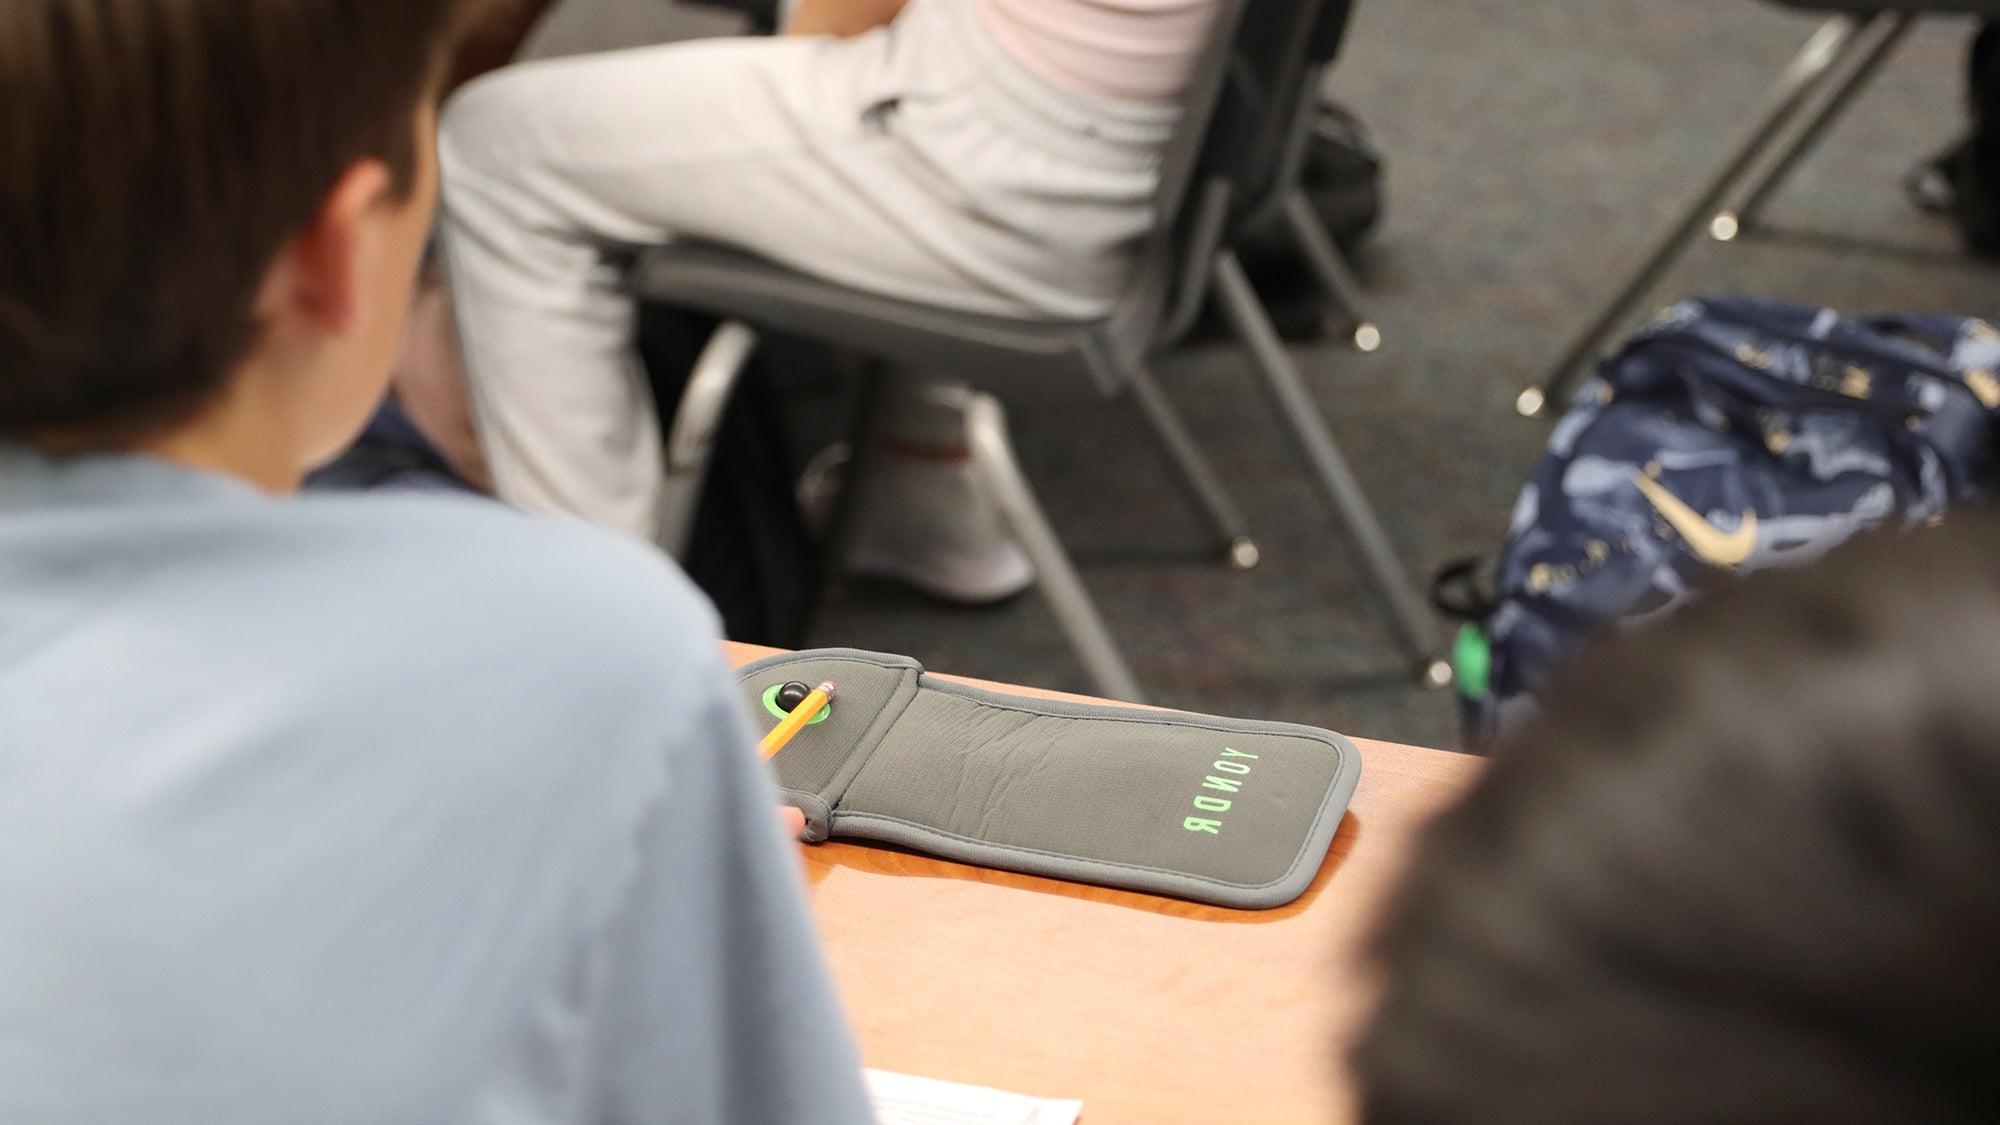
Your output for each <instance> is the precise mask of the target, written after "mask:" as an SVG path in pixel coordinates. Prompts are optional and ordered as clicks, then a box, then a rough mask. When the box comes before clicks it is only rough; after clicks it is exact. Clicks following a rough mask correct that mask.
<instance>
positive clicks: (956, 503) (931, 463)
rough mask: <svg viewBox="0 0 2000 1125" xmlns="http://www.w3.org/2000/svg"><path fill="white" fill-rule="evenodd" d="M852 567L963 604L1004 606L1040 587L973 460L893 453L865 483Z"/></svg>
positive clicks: (849, 557) (858, 500)
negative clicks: (975, 472) (976, 472)
mask: <svg viewBox="0 0 2000 1125" xmlns="http://www.w3.org/2000/svg"><path fill="white" fill-rule="evenodd" d="M847 568H848V570H849V571H850V572H852V573H855V574H860V575H866V576H868V577H872V578H886V579H889V580H891V581H895V582H901V583H903V584H904V585H907V586H912V587H915V588H916V589H917V590H920V591H922V592H923V593H925V594H928V595H930V596H931V597H934V598H938V599H941V600H943V601H948V602H956V603H958V604H960V605H991V604H993V603H995V602H1001V601H1005V600H1007V599H1008V598H1011V597H1014V596H1015V595H1017V594H1019V593H1021V592H1022V591H1023V590H1026V589H1027V588H1028V587H1029V586H1031V585H1033V584H1034V581H1035V568H1034V564H1032V563H1030V562H1029V561H1028V556H1027V554H1026V553H1025V552H1024V551H1022V550H1021V547H1020V544H1018V543H1016V542H1015V541H1014V537H1013V536H1012V535H1011V534H1009V533H1008V531H1007V527H1006V525H1005V524H1004V523H1002V522H1001V519H1000V513H999V511H998V509H997V508H995V507H994V505H993V502H992V501H991V500H990V499H988V498H987V496H986V493H985V490H983V489H982V488H980V487H979V482H978V481H977V480H975V479H974V477H973V473H972V462H971V461H970V460H969V459H965V458H933V457H919V456H911V455H909V454H904V453H897V452H894V451H892V450H883V451H882V453H881V455H880V456H879V457H878V458H876V460H875V463H874V464H873V465H871V466H870V471H869V474H868V478H867V479H866V480H864V481H862V482H861V494H860V495H859V496H857V497H856V498H855V512H854V530H853V539H852V540H851V543H850V546H849V548H848V555H847Z"/></svg>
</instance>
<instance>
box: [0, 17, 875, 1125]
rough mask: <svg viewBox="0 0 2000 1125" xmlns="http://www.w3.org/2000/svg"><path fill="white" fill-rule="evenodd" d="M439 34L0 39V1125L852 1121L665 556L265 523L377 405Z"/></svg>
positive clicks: (499, 513)
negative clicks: (82, 1124)
mask: <svg viewBox="0 0 2000 1125" xmlns="http://www.w3.org/2000/svg"><path fill="white" fill-rule="evenodd" d="M453 6H454V5H453V3H452V2H451V0H396V2H394V3H380V2H376V0H256V2H255V3H248V2H244V0H123V2H120V3H116V4H111V3H106V2H105V0H9V2H8V3H6V4H4V5H0V372H4V373H5V375H4V377H0V1121H7V1122H48V1123H80V1122H103V1123H107V1125H109V1123H114V1122H115V1123H119V1125H125V1123H130V1122H141V1121H143V1122H187V1123H200V1125H228V1123H233V1122H243V1123H249V1122H257V1123H269V1122H344V1123H345V1122H426V1123H429V1122H524V1121H538V1122H556V1121H562V1122H585V1121H633V1122H637V1121H702V1122H708V1121H722V1120H731V1121H804V1120H811V1121H863V1120H866V1119H867V1118H868V1116H869V1114H868V1109H867V1106H866V1103H865V1099H864V1095H863V1092H862V1088H861V1083H860V1075H859V1070H858V1064H857V1061H856V1057H855V1052H854V1048H853V1045H852V1043H851V1041H850V1038H849V1035H848V1033H847V1032H846V1030H845V1029H844V1027H843V1024H842V1020H841V1016H840V1013H839V1011H838V1009H837V1006H836V1002H835V999H834V996H833V993H832V990H831V988H830V985H829V982H828V979H827V976H826V973H825V971H824V968H823V966H822V964H821V961H820V958H819V955H818V953H817V952H816V950H815V946H814V939H813V932H812V929H811V926H810V922H809V919H808V918H807V916H806V914H805V911H804V906H803V896H802V894H801V891H800V888H799V877H798V871H797V867H796V860H795V858H794V857H793V855H792V854H791V853H790V850H789V849H788V848H787V847H786V846H785V844H784V842H783V840H782V839H781V837H780V834H779V831H778V828H777V826H776V825H775V824H774V823H773V816H772V812H771V803H772V800H773V792H772V787H771V784H770V782H769V781H768V779H767V776H766V774H765V773H764V772H763V770H762V768H761V766H760V764H759V763H758V762H757V761H756V760H755V758H754V756H753V754H752V752H751V751H750V748H749V738H748V730H747V722H746V720H745V718H744V716H743V714H742V713H741V709H740V708H739V706H738V702H737V700H736V698H735V693H734V691H733V690H732V687H731V682H730V678H729V677H728V675H727V674H726V673H725V670H724V668H723V666H722V662H721V656H720V654H719V652H718V648H717V644H716V642H715V640H714V639H713V631H712V617H711V614H710V612H709V610H708V609H707V608H706V607H705V606H704V605H702V603H701V602H700V601H699V600H698V599H697V597H696V596H695V595H694V594H693V593H692V592H691V591H690V589H689V588H688V586H687V585H686V583H685V582H684V581H683V580H681V579H680V578H678V577H677V576H676V575H675V574H673V573H672V572H671V571H670V570H669V569H668V568H667V567H666V566H665V565H664V564H663V563H662V562H660V561H659V558H658V556H657V555H656V554H655V553H654V552H651V551H649V550H646V549H644V548H640V547H635V546H633V545H630V544H628V543H626V542H625V541H623V540H621V539H618V538H616V537H612V536H608V535H606V534H604V533H601V532H599V531H596V530H594V529H590V528H586V527H583V526H580V525H563V524H559V523H539V522H535V521H532V520H530V519H529V518H527V517H524V516H521V515H517V514H514V513H512V512H509V511H507V510H504V509H502V508H500V507H498V506H497V505H486V504H482V503H478V502H470V501H453V500H450V499H436V498H381V497H373V496H341V497H335V498H324V497H322V498H317V499H293V498H288V497H287V495H286V494H288V493H289V492H291V490H292V489H293V488H294V486H295V485H296V484H297V483H298V480H299V478H300V476H301V474H302V473H303V472H304V471H305V470H306V468H307V467H308V466H310V465H311V464H313V463H314V462H315V461H316V460H317V459H319V458H323V457H325V456H327V455H329V454H331V453H332V452H333V451H335V450H337V449H339V448H340V447H341V446H342V445H343V444H345V443H346V442H347V441H348V440H349V439H350V438H351V437H352V435H353V434H354V432H355V431H356V429H358V428H359V426H360V425H361V423H362V421H363V420H364V419H365V418H366V417H367V415H368V413H369V411H370V410H371V409H372V408H373V407H374V405H375V402H376V400H377V399H378V398H379V397H380V395H381V392H382V386H383V382H384V380H385V378H386V370H387V367H388V365H389V361H390V358H391V354H392V352H393V351H394V349H395V347H396V343H397V338H398V335H399V333H400V332H401V329H402V323H403V318H404V313H405V310H406V309H407V307H408V304H409V294H410V286H411V281H412V279H413V277H414V275H415V273H416V269H417V262H418V258H419V255H420V253H421V251H422V247H423V242H424V238H425V233H426V230H427V229H428V227H429V225H430V218H431V214H430V213H431V208H432V204H433V200H434V198H435V190H436V163H435V154H434V149H433V141H434V127H435V117H436V114H435V107H434V102H435V99H436V96H437V95H436V89H437V85H438V82H439V75H438V72H439V70H440V63H441V61H442V53H443V45H444V42H445V38H446V34H447V31H448V25H449V21H450V19H451V15H452V9H453Z"/></svg>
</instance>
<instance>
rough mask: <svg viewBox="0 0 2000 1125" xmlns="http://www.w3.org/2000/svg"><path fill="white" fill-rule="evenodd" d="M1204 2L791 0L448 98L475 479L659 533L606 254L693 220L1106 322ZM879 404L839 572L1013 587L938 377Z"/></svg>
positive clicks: (1210, 2) (908, 293) (639, 386)
mask: <svg viewBox="0 0 2000 1125" xmlns="http://www.w3.org/2000/svg"><path fill="white" fill-rule="evenodd" d="M1219 9H1220V0H913V2H911V3H909V4H908V6H907V7H905V0H802V2H801V3H800V4H799V5H798V8H797V11H796V13H795V14H794V16H793V19H792V21H791V23H790V25H789V30H790V31H791V32H792V33H793V34H791V35H789V36H785V37H781V38H768V37H766V38H744V39H725V40H707V41H700V42H691V43H677V44H669V45H666V46H658V47H650V48H643V49H639V50H629V51H618V52H612V53H608V54H601V55H590V56H582V57H577V58H568V59H557V60H553V61H545V62H536V63H529V64H526V65H523V66H518V67H512V68H509V69H507V70H503V71H501V72H499V73H497V74H494V75H490V76H488V77H486V78H484V79H482V80H480V81H479V82H476V83H474V84H473V85H472V86H470V87H468V88H467V89H466V90H465V91H464V93H463V94H461V95H460V96H459V97H458V98H457V99H455V101H454V103H453V106H452V108H451V109H450V111H449V112H448V113H447V115H446V122H445V126H444V139H443V145H444V157H445V222H444V228H443V229H444V246H445V258H446V265H447V269H448V272H449V274H450V281H451V288H452V291H453V295H454V298H455V302H456V310H457V315H458V319H459V327H460V332H461V338H462V340H463V344H464V359H465V363H466V368H467V371H468V374H469V377H470V381H471V389H472V398H473V403H474V406H475V408H476V410H475V414H476V417H477V421H478V428H479V432H480V438H481V442H482V445H483V448H484V454H485V461H486V467H487V469H489V470H490V473H491V478H492V481H493V484H494V486H495V488H496V490H497V491H498V493H499V494H500V496H501V497H502V498H504V499H506V500H509V501H511V502H514V503H517V504H520V505H523V506H525V507H529V508H533V509H538V510H550V511H561V512H569V513H575V514H579V515H582V516H585V517H587V518H589V519H592V520H594V521H597V522H599V523H603V524H605V525H607V526H611V527H617V528H620V529H623V530H625V531H627V532H629V533H631V534H633V535H636V536H639V537H641V538H648V539H650V538H652V537H653V536H654V535H655V534H656V532H657V520H658V505H659V501H660V475H661V450H660V440H661V439H660V427H659V425H658V419H657V417H656V411H655V407H654V404H653V402H652V397H651V395H650V393H649V391H648V388H647V383H646V379H645V377H644V374H643V372H642V370H641V368H640V366H639V361H638V358H637V355H636V353H635V352H634V349H633V332H634V308H633V301H632V300H631V298H630V297H629V295H627V294H626V293H625V292H624V291H623V290H622V288H621V271H620V268H619V266H618V264H617V257H618V255H616V254H615V253H607V251H615V250H618V249H622V248H630V247H635V246H643V245H649V244H657V243H662V242H667V241H669V240H672V239H677V238H692V239H700V240H704V241H708V242H716V243H726V244H729V245H732V246H737V247H741V248H744V249H747V250H750V251H753V252H755V253H757V254H760V255H762V256H764V257H767V258H770V259H773V260H776V261H778V262H781V263H783V264H785V265H787V266H790V267H792V268H795V269H798V270H803V271H805V272H807V273H811V274H814V275H817V276H819V277H823V278H826V279H828V280H831V281H834V282H837V283H840V284H842V285H847V286H852V287H855V288H860V289H865V290H869V291H872V292H876V293H882V294H887V295H889V296H892V297H898V298H903V299H908V300H915V301H922V302H926V303H931V304H936V305H943V306H948V307H951V308H955V309H963V310H969V311H973V312H979V313H988V314H994V315H1003V316H1049V317H1072V318H1079V319H1080V318H1087V317H1093V316H1098V315H1101V314H1103V313H1105V312H1107V311H1108V310H1109V309H1110V307H1111V305H1112V303H1113V301H1114V298H1115V296H1116V295H1117V293H1118V292H1119V291H1120V288H1121V286H1122V285H1123V284H1124V282H1125V280H1126V276H1127V273H1128V271H1129V269H1130V268H1131V265H1132V262H1131V258H1132V255H1133V252H1134V251H1135V249H1136V246H1137V244H1138V242H1139V241H1140V240H1141V239H1142V238H1143V236H1144V235H1145V233H1146V232H1147V231H1148V230H1149V229H1150V227H1151V223H1152V198H1153V192H1154V187H1155V185H1156V182H1157V178H1158V168H1159V163H1160V159H1161V155H1162V150H1163V148H1164V146H1165V143H1166V141H1167V139H1168V137H1169V134H1170V133H1171V131H1172V129H1173V126H1174V123H1175V121H1176V120H1177V118H1178V105H1177V102H1176V97H1177V95H1178V94H1179V93H1180V91H1181V90H1182V89H1183V87H1185V85H1186V84H1187V82H1188V81H1189V79H1190V77H1191V73H1192V69H1193V64H1194V60H1195V58H1196V56H1197V55H1198V54H1199V52H1200V51H1201V49H1202V47H1203V46H1204V45H1205V43H1206V41H1207V38H1208V33H1209V30H1210V27H1211V26H1212V25H1213V23H1214V19H1215V16H1216V14H1217V12H1218V11H1219ZM842 36H846V38H842ZM917 374H921V375H926V376H949V375H950V373H949V372H924V373H917ZM889 400H890V401H889V402H888V403H887V404H886V405H885V411H884V413H885V417H884V419H883V428H884V430H885V431H886V436H887V439H888V440H887V442H886V447H885V449H884V450H883V452H884V453H886V454H887V456H885V457H883V458H881V459H880V460H879V462H878V471H877V473H876V474H875V475H874V476H872V477H871V488H870V489H868V490H864V495H862V496H861V497H860V499H859V510H858V512H857V516H856V527H855V535H854V539H853V544H852V550H851V552H850V557H851V561H852V563H853V564H854V565H855V567H856V569H858V570H861V571H864V572H868V573H874V574H878V575H881V576H884V577H890V578H897V579H901V580H903V581H906V582H909V583H911V584H913V585H916V586H919V587H920V588H923V589H925V590H927V591H928V592H930V593H932V594H935V595H938V596H940V597H945V598H950V599H953V600H959V601H966V602H983V601H990V600H993V599H996V598H1001V597H1005V596H1007V595H1009V594H1012V593H1015V592H1018V591H1019V590H1021V589H1022V588H1024V587H1025V586H1026V584H1027V583H1028V581H1029V580H1030V579H1031V578H1032V573H1031V570H1030V567H1029V564H1028V561H1027V559H1026V556H1025V555H1023V554H1022V553H1021V552H1020V551H1019V549H1018V548H1017V547H1016V546H1015V545H1014V544H1013V542H1012V541H1011V539H1009V538H1008V537H1007V535H1006V534H1005V533H1004V531H1003V530H1002V528H1001V526H1000V523H999V519H998V515H997V513H996V512H995V511H994V510H993V508H992V507H991V504H990V502H989V501H988V500H987V499H986V497H985V496H984V495H983V493H982V492H981V491H980V490H979V489H977V488H976V487H974V482H973V479H972V476H971V472H970V465H969V459H968V458H967V456H966V451H965V444H964V433H965V424H964V418H963V409H964V405H965V402H966V395H965V392H964V390H963V389H962V388H960V387H957V386H955V385H952V384H950V383H947V382H926V381H920V380H917V379H910V380H907V381H902V382H899V383H898V384H897V385H896V386H895V387H894V388H892V391H891V394H890V395H889Z"/></svg>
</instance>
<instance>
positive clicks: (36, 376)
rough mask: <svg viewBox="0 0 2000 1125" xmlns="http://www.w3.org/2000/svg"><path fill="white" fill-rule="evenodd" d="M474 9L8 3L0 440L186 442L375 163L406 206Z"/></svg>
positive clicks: (228, 2) (166, 1) (218, 0)
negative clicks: (154, 436)
mask: <svg viewBox="0 0 2000 1125" xmlns="http://www.w3.org/2000/svg"><path fill="white" fill-rule="evenodd" d="M457 7H458V5H457V2H456V0H6V2H5V3H0V436H4V437H19V436H23V435H27V434H33V433H36V432H38V431H48V430H55V431H66V432H70V433H77V432H102V433H104V434H107V435H108V434H117V435H122V436H124V437H127V438H131V439H137V438H139V437H143V436H146V435H149V434H150V433H152V432H156V431H160V430H164V429H168V428H171V427H173V426H175V425H177V424H179V423H180V422H181V421H184V420H185V419H186V418H188V417H189V416H191V415H192V414H193V413H194V412H195V411H197V410H198V409H200V408H201V406H202V405H203V404H204V403H205V402H206V401H207V400H209V399H210V398H212V397H213V396H214V395H216V394H217V393H218V392H219V390H220V389H221V387H222V385H223V384H224V382H225V380H226V379H227V377H228V375H229V373H230V371H231V370H232V368H234V367H235V366H236V364H237V363H238V362H239V361H241V360H242V359H243V357H244V356H245V355H246V354H247V353H248V351H249V350H250V349H251V347H252V346H253V344H254V343H255V342H256V340H257V335H258V332H259V330H260V325H259V323H258V318H257V316H256V315H255V314H254V308H255V304H256V300H257V297H258V290H259V287H260V285H261V284H262V283H263V282H264V281H265V279H266V275H267V273H268V271H269V270H270V268H271V266H272V263H273V260H274V259H275V258H276V257H277V256H278V255H279V254H280V251H281V248H282V247H283V246H284V245H285V243H286V241H287V239H288V238H290V237H291V236H293V235H294V234H296V233H297V232H298V231H300V230H301V229H302V228H305V227H307V226H308V225H309V224H310V223H311V222H312V221H313V219H314V217H315V215H316V214H317V213H319V211H320V210H321V208H322V206H323V204H324V203H325V201H326V199H327V197H328V195H329V192H331V191H332V190H333V189H334V187H335V185H336V183H337V182H338V181H339V180H340V179H341V177H342V176H343V175H344V174H345V173H347V172H348V171H349V170H350V169H352V168H353V167H355V166H356V165H357V163H358V162H360V161H363V160H368V159H374V160H378V161H380V162H381V163H382V164H383V165H386V167H387V168H388V169H389V170H390V173H391V178H392V180H393V182H394V183H395V185H396V187H397V190H399V191H401V192H403V193H406V194H407V193H409V192H410V191H411V190H412V185H413V184H414V183H415V182H416V179H417V174H418V172H419V169H420V156H421V155H422V154H421V153H420V152H419V145H420V144H421V143H422V139H421V137H420V132H421V131H420V128H419V121H420V114H419V110H420V108H421V105H422V103H423V102H424V101H425V100H426V99H427V98H430V97H432V96H434V88H435V86H436V85H437V82H438V76H439V71H440V68H441V63H442V56H443V52H444V50H445V49H446V47H447V44H448V40H449V36H450V33H451V31H452V30H453V24H454V22H455V16H456V10H457Z"/></svg>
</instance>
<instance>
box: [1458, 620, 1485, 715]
mask: <svg viewBox="0 0 2000 1125" xmlns="http://www.w3.org/2000/svg"><path fill="white" fill-rule="evenodd" d="M1451 666H1452V670H1453V671H1455V672H1456V673H1457V679H1458V694H1460V695H1462V696H1464V697H1465V698H1467V699H1483V698H1485V696H1486V692H1487V688H1488V684H1489V681H1490V680H1491V679H1492V675H1493V649H1492V647H1491V646H1490V645H1488V644H1487V643H1486V634H1485V633H1483V632H1481V631H1480V628H1479V626H1477V625H1474V624H1472V623H1471V622H1467V623H1465V624H1464V625H1461V626H1459V629H1458V640H1457V641H1456V642H1454V643H1453V644H1452V646H1451Z"/></svg>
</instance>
